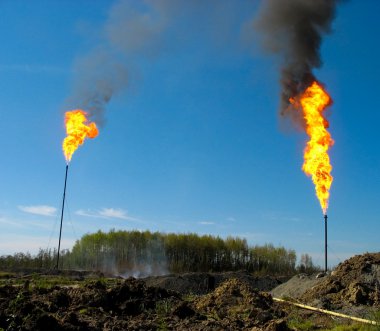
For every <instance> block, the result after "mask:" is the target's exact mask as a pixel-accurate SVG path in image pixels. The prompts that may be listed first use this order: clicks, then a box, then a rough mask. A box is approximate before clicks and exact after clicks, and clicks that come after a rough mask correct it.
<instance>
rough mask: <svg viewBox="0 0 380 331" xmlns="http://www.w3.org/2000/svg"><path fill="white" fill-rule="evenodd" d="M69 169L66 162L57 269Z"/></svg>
mask: <svg viewBox="0 0 380 331" xmlns="http://www.w3.org/2000/svg"><path fill="white" fill-rule="evenodd" d="M68 169H69V165H68V164H66V173H65V186H64V189H63V199H62V211H61V226H60V229H59V241H58V252H57V264H56V266H55V268H56V269H58V265H59V251H60V249H61V236H62V222H63V211H64V209H65V197H66V183H67V171H68Z"/></svg>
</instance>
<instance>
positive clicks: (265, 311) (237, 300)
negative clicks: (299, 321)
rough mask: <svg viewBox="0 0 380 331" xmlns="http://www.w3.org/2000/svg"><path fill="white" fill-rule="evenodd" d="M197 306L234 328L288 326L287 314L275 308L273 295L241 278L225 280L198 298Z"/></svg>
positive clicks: (208, 314)
mask: <svg viewBox="0 0 380 331" xmlns="http://www.w3.org/2000/svg"><path fill="white" fill-rule="evenodd" d="M195 306H196V308H197V310H199V311H200V312H202V313H203V314H205V315H206V316H209V317H211V318H212V319H215V320H216V321H219V322H220V323H222V325H224V326H225V327H227V326H228V327H229V328H231V329H232V330H240V329H241V328H242V327H244V329H252V328H254V327H258V328H263V329H286V323H285V321H284V319H283V318H284V313H283V312H282V311H281V310H279V309H276V308H274V307H275V305H274V304H273V300H272V297H271V295H270V294H269V293H266V292H260V291H258V290H257V289H254V288H252V287H251V286H249V285H248V284H247V283H245V282H242V281H241V280H238V279H230V280H227V281H225V282H224V283H222V284H221V285H220V286H219V287H218V288H216V289H215V291H213V292H211V293H209V294H207V295H205V296H202V297H200V298H199V299H197V300H196V301H195Z"/></svg>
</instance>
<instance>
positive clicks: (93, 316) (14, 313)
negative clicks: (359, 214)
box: [0, 253, 380, 331]
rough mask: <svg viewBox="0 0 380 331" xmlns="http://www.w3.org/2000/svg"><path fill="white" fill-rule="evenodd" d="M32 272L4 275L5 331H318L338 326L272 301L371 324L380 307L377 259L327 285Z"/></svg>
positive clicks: (341, 271)
mask: <svg viewBox="0 0 380 331" xmlns="http://www.w3.org/2000/svg"><path fill="white" fill-rule="evenodd" d="M30 272H31V271H29V272H27V271H25V272H23V273H21V274H12V273H10V274H9V275H4V274H3V275H2V277H1V278H2V282H1V284H3V285H0V330H2V329H3V330H73V331H74V330H202V331H208V330H251V331H255V330H256V331H258V330H268V331H269V330H274V331H276V330H277V331H280V330H288V328H289V327H291V329H294V330H295V329H297V327H293V326H292V321H293V322H294V320H297V319H299V320H302V319H308V320H309V321H312V323H313V325H316V326H315V327H313V328H310V329H312V330H316V329H326V328H328V327H330V326H331V327H333V325H334V324H331V323H336V320H333V319H332V318H331V317H327V316H325V315H322V314H318V313H315V312H309V311H305V310H302V311H300V310H299V309H298V308H294V307H292V306H289V305H280V304H278V303H275V302H273V300H272V296H271V295H273V296H275V297H289V298H292V299H294V300H297V301H299V302H302V303H305V304H309V305H312V306H316V307H320V308H325V309H329V310H335V311H340V312H343V313H346V314H349V315H355V316H359V317H366V318H368V317H369V315H368V314H369V312H371V311H372V310H371V309H377V310H379V307H380V300H379V298H380V291H379V289H380V253H372V254H369V253H367V254H364V255H358V256H354V257H352V258H350V259H348V260H347V261H345V262H343V263H341V264H340V265H338V266H337V268H336V269H335V270H334V271H333V272H332V273H331V274H329V275H326V276H325V277H323V278H316V277H315V275H312V276H308V275H297V276H294V277H293V278H291V279H290V280H288V281H287V282H286V283H283V284H281V285H278V284H279V283H280V282H281V280H279V279H276V278H273V277H254V276H252V275H250V274H249V273H247V272H243V271H241V272H229V273H220V274H216V273H187V274H182V275H167V276H161V277H148V278H146V279H140V280H137V279H134V278H128V279H120V278H108V277H107V278H106V277H104V275H103V274H100V273H93V272H84V271H49V272H46V271H42V272H39V273H36V271H35V270H34V271H33V273H32V274H30ZM44 282H48V284H46V283H45V284H44ZM52 284H53V285H52ZM55 284H58V285H55ZM64 284H65V285H64ZM269 291H271V294H270V293H269ZM340 322H341V321H339V323H340ZM343 322H344V323H345V321H343V320H342V323H343Z"/></svg>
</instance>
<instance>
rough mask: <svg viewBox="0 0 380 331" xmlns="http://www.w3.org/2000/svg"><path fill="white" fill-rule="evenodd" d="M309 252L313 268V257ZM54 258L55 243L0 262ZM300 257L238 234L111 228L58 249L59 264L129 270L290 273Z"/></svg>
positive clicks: (41, 263) (42, 264) (36, 263)
mask: <svg viewBox="0 0 380 331" xmlns="http://www.w3.org/2000/svg"><path fill="white" fill-rule="evenodd" d="M306 257H307V259H306V260H307V267H308V269H310V266H313V265H312V261H311V257H310V256H308V255H307V254H306ZM56 258H57V251H56V250H55V249H45V250H44V249H40V250H39V252H38V253H37V254H36V255H31V254H29V253H26V254H24V253H16V254H14V255H8V256H0V268H2V269H15V268H53V267H54V266H55V264H56ZM296 260H297V256H296V252H295V251H294V250H292V249H286V248H284V247H281V246H280V247H274V246H273V245H272V244H265V245H262V246H260V245H255V246H250V245H248V243H247V241H246V239H242V238H239V237H232V236H230V237H227V238H225V239H223V238H221V237H219V236H211V235H198V234H195V233H187V234H175V233H168V234H167V233H160V232H150V231H144V232H141V231H115V230H111V231H109V232H108V233H105V232H102V231H98V232H96V233H91V234H85V235H84V236H82V238H81V239H79V240H77V241H76V242H75V244H74V246H73V248H72V249H71V250H63V251H62V252H60V260H59V261H60V263H59V268H62V269H83V270H99V271H103V272H109V273H114V274H122V275H126V276H128V275H130V276H143V275H151V274H153V275H160V274H167V273H181V272H198V271H201V272H219V271H236V270H242V269H244V270H247V271H249V272H253V273H256V274H271V275H279V274H281V275H291V274H294V273H295V272H297V270H304V269H305V268H302V267H303V265H302V263H303V262H304V261H305V254H304V255H302V260H301V264H300V265H298V266H296Z"/></svg>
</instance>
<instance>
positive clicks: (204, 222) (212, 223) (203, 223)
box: [198, 221, 215, 225]
mask: <svg viewBox="0 0 380 331" xmlns="http://www.w3.org/2000/svg"><path fill="white" fill-rule="evenodd" d="M198 224H202V225H214V224H215V222H210V221H202V222H198Z"/></svg>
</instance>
